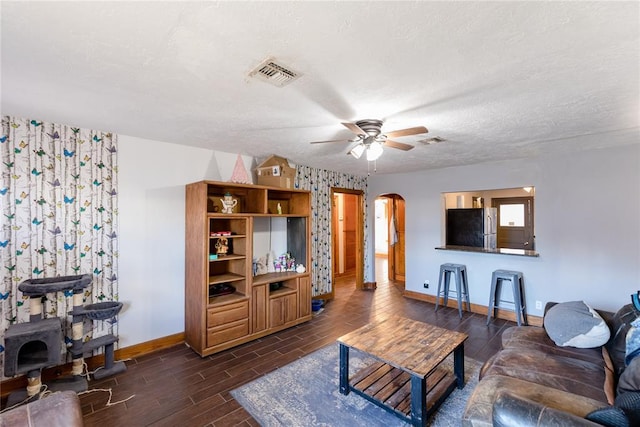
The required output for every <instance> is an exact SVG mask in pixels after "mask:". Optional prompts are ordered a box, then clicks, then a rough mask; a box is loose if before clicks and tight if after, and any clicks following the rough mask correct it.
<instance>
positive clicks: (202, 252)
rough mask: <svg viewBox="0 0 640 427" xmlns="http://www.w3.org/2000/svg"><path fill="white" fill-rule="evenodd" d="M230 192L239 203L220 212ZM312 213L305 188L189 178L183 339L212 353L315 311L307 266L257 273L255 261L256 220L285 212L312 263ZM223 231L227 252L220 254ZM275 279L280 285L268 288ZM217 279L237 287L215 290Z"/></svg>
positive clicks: (301, 254) (299, 252) (301, 256)
mask: <svg viewBox="0 0 640 427" xmlns="http://www.w3.org/2000/svg"><path fill="white" fill-rule="evenodd" d="M227 194H230V195H231V196H232V197H233V198H234V199H236V200H237V201H238V203H237V205H236V207H235V208H234V211H233V213H230V214H223V213H221V212H222V202H221V200H222V199H224V197H225V195H227ZM310 213H311V197H310V193H309V192H308V191H302V190H289V189H283V188H273V187H265V186H259V185H244V184H234V183H227V182H215V181H200V182H196V183H192V184H188V185H187V186H186V242H185V258H186V260H185V339H186V342H187V344H188V345H189V346H190V347H191V348H192V349H193V350H194V351H196V352H197V353H198V354H200V355H201V356H207V355H210V354H214V353H216V352H219V351H222V350H225V349H227V348H231V347H234V346H236V345H239V344H242V343H245V342H248V341H251V340H254V339H256V338H260V337H262V336H265V335H268V334H271V333H273V332H276V331H279V330H282V329H285V328H288V327H291V326H294V325H297V324H299V323H302V322H306V321H308V320H310V319H311V280H310V277H309V273H308V272H306V273H302V274H301V273H296V272H291V271H287V272H279V273H268V274H262V275H259V276H255V277H254V276H253V269H252V261H253V242H254V220H255V219H257V218H265V217H273V218H286V219H287V233H288V235H287V245H288V252H294V253H295V254H296V261H297V262H298V263H302V264H303V265H305V266H307V268H309V266H310V261H311V259H310ZM229 233H230V234H229ZM221 234H224V235H221ZM222 238H225V239H226V244H227V246H228V252H227V253H226V254H225V255H218V254H217V252H216V245H217V243H218V240H219V239H222ZM212 254H215V255H217V256H216V257H214V258H215V259H211V258H210V255H212ZM273 283H281V285H282V286H281V287H279V288H278V289H274V290H271V288H270V285H271V284H273ZM219 286H225V287H227V288H226V289H225V292H231V291H233V293H225V294H216V292H219V291H216V287H219ZM229 287H233V288H229Z"/></svg>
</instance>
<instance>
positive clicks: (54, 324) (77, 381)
mask: <svg viewBox="0 0 640 427" xmlns="http://www.w3.org/2000/svg"><path fill="white" fill-rule="evenodd" d="M92 280H93V278H92V276H91V275H90V274H84V275H78V276H62V277H55V278H46V279H29V280H25V281H23V282H22V283H20V285H18V289H19V290H20V291H21V292H22V293H23V294H24V295H25V296H28V297H29V307H30V317H29V322H26V323H18V324H15V325H11V326H9V329H7V332H6V334H5V364H4V374H5V376H7V377H11V376H15V375H19V374H24V373H26V374H27V388H26V390H23V391H19V392H15V393H12V394H11V395H10V396H9V401H8V403H7V404H8V406H12V405H14V404H16V403H19V402H22V401H26V400H32V399H38V397H39V394H40V391H41V389H42V381H41V372H42V369H44V368H48V367H52V366H56V365H58V364H60V362H61V342H62V319H60V318H59V317H53V318H48V319H43V316H42V299H43V297H44V296H45V295H46V294H49V293H56V292H64V291H70V290H72V291H73V310H72V311H71V312H70V314H71V316H72V346H71V348H70V349H69V352H70V353H71V356H72V360H73V362H72V374H71V377H69V378H64V379H60V380H56V381H54V382H52V383H50V384H47V388H48V390H51V391H59V390H73V391H75V392H77V393H78V392H82V391H85V390H87V380H86V379H85V377H84V376H83V373H84V372H83V371H84V354H85V353H91V352H93V351H94V350H97V349H99V348H100V347H104V359H105V363H104V366H103V367H102V368H99V369H98V370H96V371H95V372H94V374H93V375H94V377H95V378H97V379H100V378H104V377H106V376H108V375H115V374H117V373H120V372H123V371H125V370H126V369H127V368H126V365H125V364H124V362H114V344H115V343H116V342H117V341H118V338H117V337H116V336H114V335H113V334H107V335H104V336H101V337H98V338H94V339H91V340H89V341H87V342H83V340H82V336H83V325H84V320H85V318H86V319H90V320H92V321H95V320H108V319H112V318H114V317H115V316H116V315H117V314H118V313H119V312H120V310H121V309H122V303H121V302H117V301H109V302H100V303H95V304H87V305H84V303H83V294H84V289H85V288H86V287H87V286H89V285H90V284H91V282H92Z"/></svg>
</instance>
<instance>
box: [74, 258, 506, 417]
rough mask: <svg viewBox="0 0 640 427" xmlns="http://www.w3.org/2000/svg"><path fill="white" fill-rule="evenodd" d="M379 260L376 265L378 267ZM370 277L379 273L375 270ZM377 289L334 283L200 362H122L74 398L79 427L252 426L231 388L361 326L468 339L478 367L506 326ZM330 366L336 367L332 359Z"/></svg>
mask: <svg viewBox="0 0 640 427" xmlns="http://www.w3.org/2000/svg"><path fill="white" fill-rule="evenodd" d="M382 261H383V260H380V259H377V260H376V262H377V263H380V262H382ZM380 267H381V268H378V269H377V271H378V272H380V273H379V276H383V275H386V273H385V271H386V269H385V268H384V266H383V265H380ZM377 284H378V286H377V289H376V290H374V291H359V290H356V289H355V284H354V278H353V276H350V275H346V276H343V277H340V278H338V279H337V280H336V292H335V296H336V297H335V299H334V300H332V301H330V302H329V303H327V304H326V306H325V308H324V309H323V310H322V311H321V312H320V313H319V314H317V315H315V316H314V318H313V319H312V320H311V321H309V322H307V323H304V324H302V325H298V326H296V327H293V328H290V329H286V330H284V331H281V332H278V333H275V334H273V335H270V336H268V337H264V338H262V339H259V340H256V341H252V342H250V343H247V344H244V345H241V346H238V347H235V348H233V349H229V350H226V351H223V352H221V353H218V354H215V355H212V356H209V357H205V358H201V357H200V356H198V355H197V354H196V353H194V352H193V351H192V350H190V349H189V348H188V347H186V346H185V345H177V346H174V347H171V348H169V349H165V350H161V351H158V352H155V353H153V354H149V355H146V356H143V357H138V358H136V359H134V360H130V361H127V362H126V364H127V371H126V372H125V373H122V374H119V375H116V376H115V377H111V378H105V379H103V380H100V381H91V382H90V383H89V387H90V388H91V389H111V390H112V392H113V396H112V399H111V401H112V402H118V401H121V400H124V399H127V398H129V397H130V396H134V397H133V398H131V399H129V400H127V401H126V402H124V403H118V404H115V405H113V406H108V407H107V406H105V404H106V403H107V401H108V398H109V393H108V392H95V393H90V394H85V395H82V396H81V403H82V412H83V414H84V422H85V425H86V426H101V427H105V426H178V425H181V426H235V425H239V426H257V425H258V423H257V422H256V421H255V420H254V419H253V418H252V417H251V416H250V415H249V414H248V413H247V412H246V411H245V410H244V409H243V408H242V407H241V406H240V405H239V404H238V403H237V402H236V401H235V400H234V399H233V397H232V396H231V394H230V393H229V392H230V391H231V390H233V389H234V388H237V387H239V386H240V385H242V384H245V383H247V382H250V381H252V380H254V379H256V378H258V377H260V376H262V375H264V374H266V373H268V372H270V371H273V370H274V369H276V368H278V367H281V366H284V365H286V364H288V363H290V362H292V361H294V360H296V359H298V358H300V357H303V356H305V355H307V354H309V353H312V352H313V351H315V350H318V349H319V348H321V347H324V346H326V345H328V344H331V343H334V342H335V340H336V338H338V337H340V336H341V335H344V334H345V333H347V332H350V331H352V330H354V329H356V328H358V327H360V326H363V325H365V324H366V323H368V322H370V321H372V320H374V319H376V318H377V317H383V316H387V315H390V314H396V315H398V314H399V315H403V316H405V317H408V318H411V319H414V320H419V321H423V322H426V323H430V324H433V325H437V326H440V327H443V328H447V329H452V330H456V331H461V332H465V333H467V334H469V339H468V340H467V341H466V343H465V355H466V356H469V357H472V358H474V359H477V360H480V361H485V360H487V359H488V358H489V357H490V356H491V355H492V354H494V353H495V352H496V351H497V350H498V349H499V348H500V340H501V336H502V332H503V331H504V329H505V328H507V327H509V326H512V325H514V323H513V322H509V321H505V320H501V319H494V320H493V321H492V323H491V324H490V325H489V326H486V324H485V322H486V316H485V315H479V314H473V313H467V312H465V313H464V316H463V318H462V319H460V318H459V317H458V311H457V310H456V309H452V308H441V309H439V310H438V312H437V313H436V312H435V311H434V308H435V306H434V305H433V304H429V303H426V302H422V301H417V300H413V299H409V298H405V297H403V296H402V289H403V286H402V285H401V284H397V283H393V282H389V281H388V280H386V278H385V277H378V281H377ZM336 363H338V361H337V360H336Z"/></svg>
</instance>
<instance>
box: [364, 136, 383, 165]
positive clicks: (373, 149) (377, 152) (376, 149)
mask: <svg viewBox="0 0 640 427" xmlns="http://www.w3.org/2000/svg"><path fill="white" fill-rule="evenodd" d="M381 155H382V144H380V143H379V142H378V141H374V142H372V143H371V144H369V146H368V147H367V161H369V162H372V161H374V160H377V159H378V157H380V156H381Z"/></svg>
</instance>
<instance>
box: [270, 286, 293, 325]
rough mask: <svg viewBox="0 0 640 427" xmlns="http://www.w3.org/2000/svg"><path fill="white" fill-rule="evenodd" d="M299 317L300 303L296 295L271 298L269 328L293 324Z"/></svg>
mask: <svg viewBox="0 0 640 427" xmlns="http://www.w3.org/2000/svg"><path fill="white" fill-rule="evenodd" d="M297 316H298V301H297V295H296V294H289V295H283V296H281V297H277V298H271V300H270V302H269V327H271V328H275V327H277V326H281V325H284V324H285V323H289V322H293V321H295V320H296V318H297Z"/></svg>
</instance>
